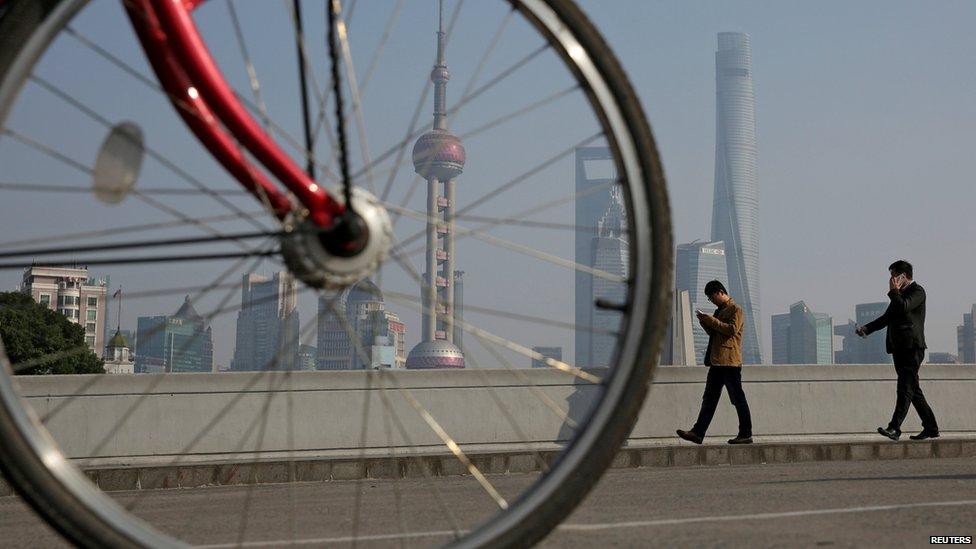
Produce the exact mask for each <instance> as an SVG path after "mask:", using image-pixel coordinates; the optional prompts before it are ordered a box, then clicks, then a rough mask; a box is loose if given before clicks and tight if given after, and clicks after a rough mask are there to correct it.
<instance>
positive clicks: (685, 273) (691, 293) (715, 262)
mask: <svg viewBox="0 0 976 549" xmlns="http://www.w3.org/2000/svg"><path fill="white" fill-rule="evenodd" d="M674 268H675V272H674V283H675V288H676V290H677V292H682V291H686V292H688V298H689V299H690V300H691V301H690V309H691V312H692V313H693V312H694V311H695V310H696V309H700V310H702V311H705V312H706V313H708V314H712V313H713V312H714V311H715V305H713V304H712V302H711V301H709V300H708V298H707V297H706V296H705V284H708V282H709V281H710V280H718V281H720V282H722V284H724V285H725V286H726V287H728V271H727V270H726V269H727V263H726V259H725V243H724V242H699V241H697V240H696V241H695V242H691V243H688V244H680V245H679V246H678V249H677V253H676V254H675V258H674ZM729 291H730V292H731V289H730V290H729ZM675 295H676V296H677V295H678V294H677V293H676V294H675ZM732 297H733V299H735V300H736V302H738V296H736V295H733V296H732ZM690 321H691V331H692V335H693V339H694V343H693V345H694V349H695V353H694V355H695V356H694V357H693V358H692V359H691V360H690V362H691V364H704V363H705V350H706V349H707V348H708V334H706V333H705V330H704V329H703V328H702V327H701V325H700V324H698V319H697V318H695V317H694V316H691V317H690Z"/></svg>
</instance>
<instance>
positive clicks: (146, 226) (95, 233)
mask: <svg viewBox="0 0 976 549" xmlns="http://www.w3.org/2000/svg"><path fill="white" fill-rule="evenodd" d="M245 215H252V216H258V215H267V212H265V211H263V210H262V211H260V212H251V213H248V214H245ZM241 217H242V216H240V215H237V214H224V215H215V216H210V217H198V218H196V219H193V220H182V219H180V220H176V221H160V222H156V223H143V224H138V225H125V226H122V227H118V228H112V229H97V230H92V231H83V232H77V233H72V234H69V235H65V234H58V235H49V236H43V237H38V238H27V239H23V240H11V241H7V242H2V243H0V248H2V249H7V248H13V247H16V246H25V245H28V244H39V243H53V242H69V241H72V240H84V239H87V238H99V237H103V236H117V235H121V234H130V233H138V232H146V231H152V230H155V229H169V228H178V227H185V226H187V225H193V224H195V223H196V222H201V223H217V222H221V221H236V220H238V219H241Z"/></svg>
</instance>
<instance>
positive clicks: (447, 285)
mask: <svg viewBox="0 0 976 549" xmlns="http://www.w3.org/2000/svg"><path fill="white" fill-rule="evenodd" d="M439 19H440V23H439V25H438V29H437V61H436V63H435V64H434V69H433V70H432V71H431V72H430V81H431V82H433V84H434V125H433V129H432V130H431V131H429V132H427V133H425V134H424V135H422V136H420V138H419V139H417V143H416V144H414V146H413V166H414V170H415V171H416V172H417V174H418V175H420V176H421V177H423V178H424V179H426V180H427V256H426V258H427V264H426V272H425V273H424V285H423V288H422V291H423V295H422V296H421V298H422V300H423V305H424V315H423V336H422V340H421V342H420V343H418V344H417V346H416V347H414V348H413V349H412V350H411V351H410V355H409V356H407V364H406V366H407V368H408V369H415V370H420V369H434V368H464V354H463V353H462V352H461V349H459V348H458V347H457V345H455V344H454V331H455V330H454V319H455V309H454V291H453V290H454V288H453V287H454V280H455V276H454V275H455V270H454V267H455V257H454V234H455V231H454V208H455V186H456V184H457V176H459V175H461V172H462V171H464V160H465V152H464V145H462V144H461V140H460V139H458V138H457V136H456V135H454V134H452V133H451V132H449V131H448V130H447V81H448V80H449V79H450V78H451V73H450V72H449V71H448V70H447V63H446V62H445V60H444V0H440V10H439ZM441 185H443V187H444V189H443V194H441ZM433 312H436V314H431V313H433Z"/></svg>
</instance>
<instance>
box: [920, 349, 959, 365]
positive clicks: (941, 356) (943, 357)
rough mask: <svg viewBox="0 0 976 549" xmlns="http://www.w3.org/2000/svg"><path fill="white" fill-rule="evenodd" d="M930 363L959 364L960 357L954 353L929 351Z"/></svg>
mask: <svg viewBox="0 0 976 549" xmlns="http://www.w3.org/2000/svg"><path fill="white" fill-rule="evenodd" d="M927 362H928V363H929V364H959V357H957V356H956V355H954V354H952V353H944V352H939V351H935V352H931V353H929V359H928V361H927Z"/></svg>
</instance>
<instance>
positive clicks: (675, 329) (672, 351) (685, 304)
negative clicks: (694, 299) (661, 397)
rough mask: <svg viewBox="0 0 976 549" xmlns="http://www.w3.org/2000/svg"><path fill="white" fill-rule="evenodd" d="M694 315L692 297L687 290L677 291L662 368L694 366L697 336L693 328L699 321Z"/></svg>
mask: <svg viewBox="0 0 976 549" xmlns="http://www.w3.org/2000/svg"><path fill="white" fill-rule="evenodd" d="M693 318H694V317H693V315H692V308H691V295H690V293H689V292H688V291H687V290H675V292H674V300H673V301H672V307H671V318H670V321H669V322H668V329H667V332H666V333H665V336H664V343H663V344H662V345H661V358H660V359H658V364H660V365H662V366H694V365H695V336H694V330H693V329H692V326H693V325H694V324H697V323H698V319H697V318H694V320H692V319H693Z"/></svg>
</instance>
